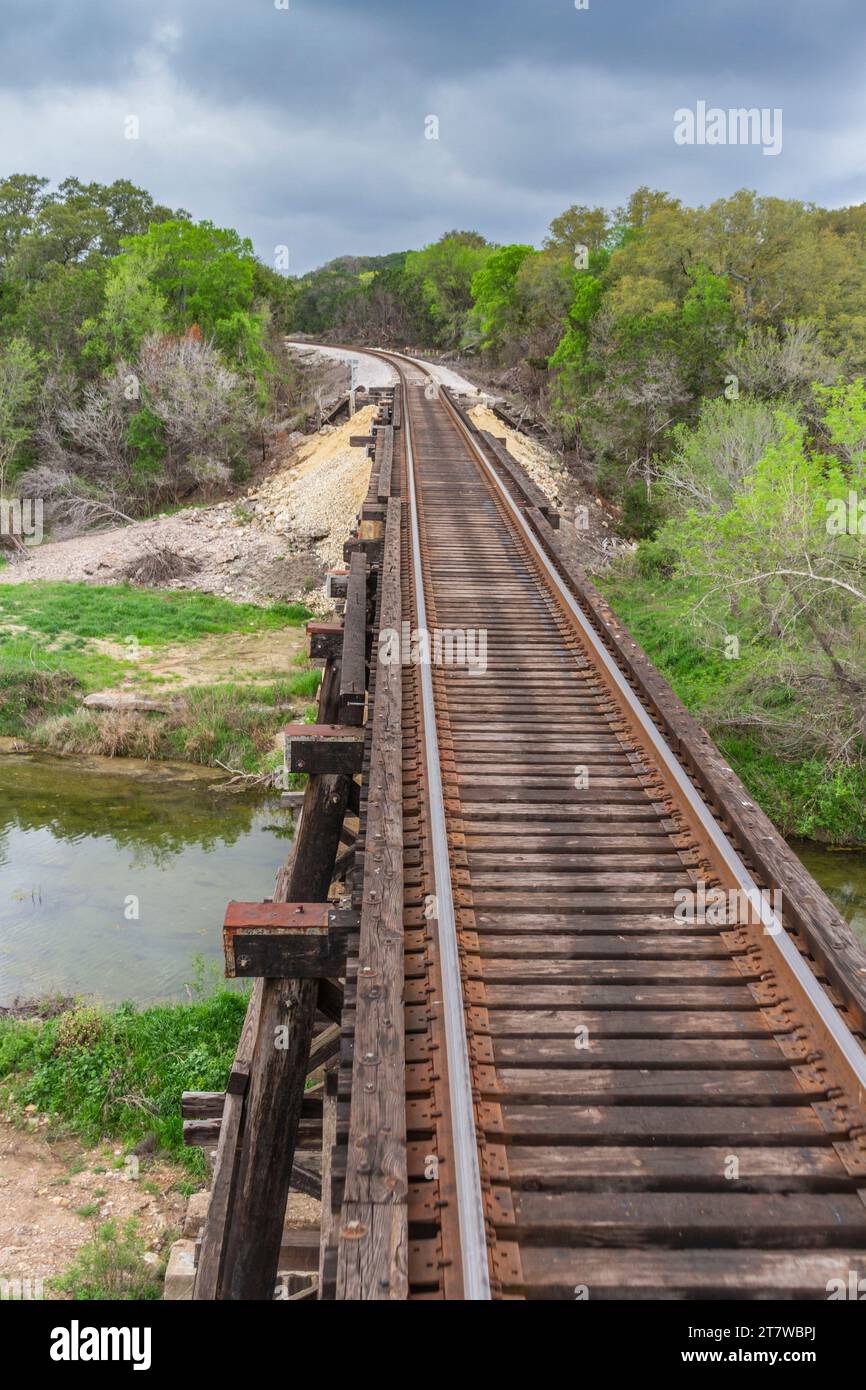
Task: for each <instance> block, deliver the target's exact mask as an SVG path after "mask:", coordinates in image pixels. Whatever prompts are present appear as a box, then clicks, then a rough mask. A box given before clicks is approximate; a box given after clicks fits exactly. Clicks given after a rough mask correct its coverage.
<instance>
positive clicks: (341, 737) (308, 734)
mask: <svg viewBox="0 0 866 1390" xmlns="http://www.w3.org/2000/svg"><path fill="white" fill-rule="evenodd" d="M283 735H284V737H285V740H286V767H287V769H288V771H289V772H307V773H309V774H310V775H311V776H315V775H317V774H319V773H322V772H341V773H342V774H343V775H344V776H345V777H353V776H354V774H355V773H356V772H360V771H361V767H362V765H363V762H364V733H363V731H362V730H361V729H358V728H357V727H353V726H351V725H346V724H287V725H286V727H285V728H284V729H283Z"/></svg>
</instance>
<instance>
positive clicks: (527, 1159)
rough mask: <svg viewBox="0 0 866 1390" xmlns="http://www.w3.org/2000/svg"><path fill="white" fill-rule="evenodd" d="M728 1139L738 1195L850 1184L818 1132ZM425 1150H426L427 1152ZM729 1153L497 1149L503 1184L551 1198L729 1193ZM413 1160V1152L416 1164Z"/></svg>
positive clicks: (654, 1148) (677, 1148) (643, 1147)
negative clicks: (780, 1138)
mask: <svg viewBox="0 0 866 1390" xmlns="http://www.w3.org/2000/svg"><path fill="white" fill-rule="evenodd" d="M769 1118H770V1119H772V1116H770V1117H769ZM764 1128H766V1126H765V1127H764ZM730 1138H731V1139H733V1138H736V1141H737V1148H736V1158H737V1162H738V1165H739V1168H738V1171H739V1177H738V1178H737V1191H738V1192H780V1193H789V1192H792V1191H797V1192H803V1191H822V1190H828V1189H830V1188H835V1189H838V1188H839V1187H840V1185H844V1184H846V1174H845V1170H844V1168H843V1167H842V1164H841V1163H840V1161H839V1158H838V1157H837V1155H836V1153H835V1151H834V1149H833V1148H832V1147H831V1146H829V1145H826V1144H824V1143H823V1140H821V1139H820V1138H819V1135H818V1131H817V1130H815V1131H814V1132H813V1135H812V1140H811V1143H810V1142H808V1141H804V1142H801V1143H799V1144H797V1145H796V1146H795V1147H784V1148H782V1147H779V1146H778V1145H777V1144H776V1142H775V1140H773V1141H772V1142H771V1144H770V1145H766V1144H761V1143H760V1140H758V1142H757V1143H754V1144H749V1143H743V1142H742V1136H741V1135H739V1134H738V1135H736V1136H734V1135H731V1136H730ZM687 1142H688V1140H687V1139H686V1143H687ZM420 1147H421V1149H422V1150H423V1145H421V1146H420ZM731 1152H732V1150H731V1143H730V1142H729V1138H726V1139H724V1140H723V1141H721V1143H720V1146H719V1147H711V1146H709V1145H706V1146H704V1145H702V1146H700V1147H694V1148H688V1147H684V1146H683V1145H682V1144H672V1143H666V1144H655V1145H647V1144H646V1143H643V1144H639V1145H636V1146H634V1147H627V1146H624V1145H621V1144H616V1143H614V1144H604V1145H600V1144H586V1143H584V1142H580V1144H579V1146H578V1147H572V1146H569V1145H559V1144H557V1145H553V1146H551V1147H546V1146H544V1145H534V1144H533V1145H528V1144H527V1145H524V1144H519V1145H518V1144H515V1145H513V1146H512V1147H510V1148H509V1149H507V1150H505V1149H500V1150H499V1155H500V1159H501V1163H500V1165H499V1172H498V1177H499V1179H500V1180H502V1181H504V1180H506V1179H507V1181H508V1182H509V1184H510V1185H511V1187H512V1188H513V1190H514V1191H515V1193H516V1192H518V1191H521V1190H522V1189H523V1188H524V1187H525V1188H528V1189H530V1190H537V1191H545V1192H554V1191H559V1190H567V1191H569V1192H594V1191H603V1192H605V1193H606V1192H609V1191H611V1190H618V1191H623V1192H642V1191H659V1192H661V1191H670V1190H674V1191H678V1192H682V1191H692V1190H698V1189H700V1190H701V1191H704V1192H706V1191H708V1190H709V1191H714V1192H722V1193H724V1192H729V1191H730V1190H731V1179H730V1178H729V1177H728V1176H727V1174H729V1173H730V1172H731ZM411 1154H412V1150H411V1146H410V1157H411ZM506 1154H507V1157H506ZM423 1161H424V1160H423V1152H422V1154H420V1155H419V1157H418V1159H417V1161H415V1164H414V1166H412V1165H410V1172H411V1173H412V1174H413V1176H414V1175H415V1174H416V1173H417V1172H418V1171H419V1169H420V1172H421V1173H422V1174H423V1171H424V1169H423Z"/></svg>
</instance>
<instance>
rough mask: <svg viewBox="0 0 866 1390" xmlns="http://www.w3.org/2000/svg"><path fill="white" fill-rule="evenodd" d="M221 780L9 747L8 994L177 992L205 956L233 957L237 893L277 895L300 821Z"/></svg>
mask: <svg viewBox="0 0 866 1390" xmlns="http://www.w3.org/2000/svg"><path fill="white" fill-rule="evenodd" d="M208 781H209V779H208V774H207V773H206V772H203V773H202V775H201V776H199V775H198V774H197V773H190V771H189V769H186V770H184V771H180V770H179V769H170V768H166V767H165V766H164V765H160V764H152V763H138V764H136V763H133V762H132V761H131V760H127V759H123V760H118V762H117V763H115V764H112V765H111V770H108V771H106V765H105V761H104V760H102V759H78V760H75V761H69V762H67V761H61V760H56V759H52V758H49V757H41V756H29V755H26V756H25V755H21V756H18V755H14V756H5V757H2V758H0V1003H6V1004H8V1003H10V1002H11V1001H12V1000H13V999H14V998H15V997H16V996H21V997H30V996H33V995H37V994H42V993H45V992H47V991H55V990H58V991H62V992H64V993H68V994H91V995H94V996H96V997H97V998H100V999H104V1000H105V1001H107V1002H113V1001H118V1000H121V999H133V1000H136V1001H140V1002H143V1001H146V1000H152V999H157V998H166V997H168V996H171V995H173V994H177V993H178V992H179V991H180V990H181V989H182V987H183V985H184V984H185V983H186V982H187V981H188V980H189V979H190V978H191V975H192V960H193V957H194V956H196V955H202V956H204V958H205V959H206V960H209V959H214V960H219V961H221V960H222V942H221V927H222V919H223V914H224V912H225V905H226V903H227V902H228V900H229V899H230V898H241V899H250V900H254V899H257V898H264V897H267V896H269V894H270V892H271V889H272V888H273V882H274V874H275V873H276V870H277V869H278V867H279V866H280V864H282V862H283V861H284V860H285V857H286V854H287V852H288V849H289V846H290V841H289V839H288V835H289V830H290V825H291V821H290V818H289V814H288V812H286V811H283V810H281V809H280V808H279V806H278V805H277V804H275V802H274V801H273V800H272V801H270V802H264V803H263V802H262V801H254V800H250V799H249V798H248V797H238V796H231V795H220V794H217V793H214V792H213V791H211V790H209V785H208ZM136 913H137V916H136Z"/></svg>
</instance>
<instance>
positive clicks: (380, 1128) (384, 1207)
mask: <svg viewBox="0 0 866 1390" xmlns="http://www.w3.org/2000/svg"><path fill="white" fill-rule="evenodd" d="M400 519H401V504H400V502H399V500H398V499H396V498H392V499H391V500H390V501H389V503H388V519H387V529H386V534H385V544H384V550H383V557H382V576H381V581H380V582H381V585H382V592H381V609H380V622H381V626H382V627H393V628H395V629H397V630H399V627H400V616H401V598H400ZM367 844H368V846H369V849H368V850H367V852H366V855H365V861H364V885H363V895H362V908H361V925H360V939H359V948H358V975H357V1001H356V1008H355V1039H354V1062H353V1072H352V1110H351V1118H350V1129H349V1146H348V1166H347V1172H346V1186H345V1194H344V1200H343V1209H342V1220H341V1224H340V1229H341V1238H340V1242H339V1246H338V1256H337V1297H338V1298H341V1299H353V1300H354V1299H399V1298H405V1297H406V1296H407V1292H408V1275H407V1258H408V1251H407V1245H408V1216H407V1193H408V1179H407V1169H406V1091H405V1085H406V1083H405V1060H406V1059H405V1041H404V1031H403V987H404V966H403V952H404V945H405V943H404V932H403V778H402V670H401V667H400V665H399V664H398V663H396V662H388V663H381V662H380V664H379V666H378V668H377V673H376V689H375V699H374V703H373V729H372V757H371V768H370V783H369V792H368V798H367Z"/></svg>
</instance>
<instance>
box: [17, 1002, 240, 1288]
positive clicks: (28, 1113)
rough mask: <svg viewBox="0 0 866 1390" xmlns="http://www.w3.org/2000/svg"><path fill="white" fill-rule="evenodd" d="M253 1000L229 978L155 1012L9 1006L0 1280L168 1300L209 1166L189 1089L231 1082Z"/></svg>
mask: <svg viewBox="0 0 866 1390" xmlns="http://www.w3.org/2000/svg"><path fill="white" fill-rule="evenodd" d="M245 1010H246V997H245V995H242V994H240V993H232V992H230V991H228V990H225V989H218V990H216V991H214V992H213V993H212V994H210V995H209V996H207V997H202V998H200V999H196V1000H194V1001H193V1002H191V1003H187V1004H161V1005H155V1006H152V1007H150V1008H147V1009H142V1010H137V1009H135V1008H134V1007H133V1006H132V1005H123V1006H122V1007H120V1008H118V1009H103V1008H100V1007H99V1006H98V1005H88V1004H79V1003H75V1002H74V1001H70V1000H60V1001H54V1000H51V999H46V1000H43V1001H37V1002H36V1003H35V1004H34V1003H31V1004H30V1005H29V1006H25V1007H21V1008H19V1009H18V1010H3V1011H0V1192H2V1193H3V1203H2V1211H0V1278H2V1279H6V1280H9V1281H13V1286H14V1281H19V1280H20V1281H22V1282H23V1281H26V1280H29V1281H30V1296H44V1297H48V1298H75V1299H94V1298H96V1299H106V1298H135V1299H142V1298H143V1299H153V1298H160V1297H161V1295H162V1279H163V1274H164V1270H165V1264H166V1260H167V1258H168V1251H169V1247H170V1246H171V1244H172V1242H173V1241H174V1240H175V1239H177V1237H178V1235H179V1234H180V1232H181V1228H182V1225H183V1220H184V1212H185V1208H186V1200H187V1198H188V1197H189V1195H190V1194H191V1193H192V1192H194V1191H197V1190H198V1188H199V1187H200V1186H202V1184H203V1182H204V1179H205V1176H206V1165H205V1160H204V1158H203V1155H202V1153H201V1151H200V1150H199V1149H189V1148H185V1147H184V1145H183V1133H182V1122H181V1118H180V1098H181V1092H182V1091H184V1090H186V1089H189V1088H190V1087H193V1088H196V1089H199V1088H200V1089H203V1090H223V1089H224V1088H225V1084H226V1080H227V1078H228V1073H229V1070H230V1067H231V1060H232V1057H233V1056H234V1051H235V1048H236V1046H237V1039H238V1037H239V1035H240V1029H241V1026H242V1022H243V1017H244V1013H245ZM17 1015H24V1016H23V1017H22V1016H17ZM34 1284H35V1285H36V1286H37V1287H36V1289H35V1291H34V1289H33V1285H34Z"/></svg>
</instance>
